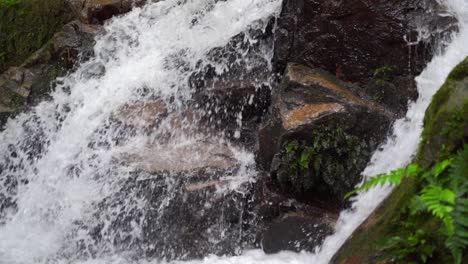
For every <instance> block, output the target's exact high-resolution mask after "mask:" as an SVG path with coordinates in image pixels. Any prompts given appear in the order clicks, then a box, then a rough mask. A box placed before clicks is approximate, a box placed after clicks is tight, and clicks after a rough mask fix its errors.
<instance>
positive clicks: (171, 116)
mask: <svg viewBox="0 0 468 264" xmlns="http://www.w3.org/2000/svg"><path fill="white" fill-rule="evenodd" d="M444 4H445V5H447V6H448V8H449V9H450V11H451V12H453V13H454V14H455V15H456V16H457V17H458V19H459V21H460V25H459V27H460V30H459V32H458V33H456V34H455V35H454V36H453V39H452V41H451V43H449V44H448V46H447V48H446V49H445V51H444V53H443V54H440V55H437V56H435V57H434V58H433V59H432V61H431V62H430V63H429V64H428V65H427V67H426V69H425V70H424V71H423V73H422V74H421V75H420V76H419V77H417V85H418V91H419V98H418V100H417V101H416V102H413V103H411V104H410V107H409V110H408V113H407V115H406V117H405V118H403V119H400V120H397V121H396V122H395V124H394V126H393V134H392V136H390V137H389V138H388V139H387V141H386V142H385V143H384V144H383V145H382V146H381V148H379V150H378V151H376V153H375V154H374V155H373V157H372V160H371V162H370V163H369V166H368V167H367V168H366V169H365V171H364V172H363V175H364V176H365V177H370V176H372V175H376V174H379V173H385V172H389V171H391V170H392V169H395V168H399V167H402V166H405V165H406V164H408V163H409V162H411V159H412V157H413V155H414V153H415V151H416V149H417V146H418V142H419V137H420V134H421V131H422V120H423V118H424V113H425V110H426V108H427V106H428V104H429V103H430V100H431V97H432V96H433V95H434V94H435V92H436V91H437V89H438V88H439V87H440V86H441V85H442V84H443V82H444V81H445V78H446V77H447V75H448V73H449V72H450V70H451V69H452V68H453V67H454V66H455V65H457V64H458V63H459V62H460V61H461V60H462V59H464V58H465V57H466V56H468V45H467V43H468V2H467V1H466V0H445V2H444ZM280 8H281V0H228V1H216V0H182V1H181V0H166V1H162V2H158V3H151V4H147V5H146V6H144V7H142V8H136V9H134V10H133V11H132V12H130V13H128V14H126V15H125V16H122V17H118V18H114V19H112V20H111V21H110V22H109V23H107V24H106V25H105V27H104V29H105V30H104V31H105V32H104V33H102V34H100V35H99V36H98V37H97V38H96V45H95V47H94V57H93V58H91V59H90V60H89V61H87V62H84V63H83V64H82V65H80V66H79V67H78V68H77V69H76V70H75V71H74V72H72V73H70V74H69V75H67V76H65V77H63V78H59V79H58V80H57V83H58V84H57V86H56V88H55V91H54V92H53V93H52V98H51V100H48V101H46V102H43V103H41V104H39V105H38V106H36V107H34V108H33V109H32V110H31V111H30V112H27V113H23V114H21V115H19V116H17V117H16V118H15V119H13V120H9V122H8V123H7V124H6V127H5V130H4V131H3V132H0V150H1V152H0V204H2V207H0V264H24V263H34V264H36V263H89V264H101V263H102V264H104V263H105V264H108V263H114V264H118V263H119V264H120V263H121V264H124V263H139V264H144V263H168V262H171V263H189V264H197V263H200V264H201V263H206V264H209V263H217V264H223V263H230V264H233V263H239V264H240V263H242V264H247V263H249V264H250V263H252V264H254V263H255V264H257V263H265V264H266V263H268V264H283V263H298V264H299V263H314V264H322V263H323V264H325V263H328V262H329V260H330V259H331V257H332V256H333V254H334V253H335V252H336V251H337V250H338V249H339V248H340V246H341V245H342V244H343V243H344V242H345V241H346V239H347V238H348V237H349V236H350V235H351V233H352V232H353V231H354V230H355V229H356V228H357V227H358V226H359V225H360V224H361V223H362V222H363V221H364V220H365V219H366V217H367V216H368V215H369V214H370V213H371V212H372V211H373V210H374V209H375V208H376V207H377V206H378V205H379V203H380V202H381V201H382V200H383V199H384V198H385V197H386V196H387V195H388V194H389V193H390V191H391V188H389V187H383V188H376V189H373V190H371V191H369V192H367V193H363V194H359V195H358V196H357V197H356V198H355V200H354V203H353V205H352V208H350V209H349V210H346V211H343V212H342V213H341V215H340V217H339V220H338V223H337V226H336V232H335V234H334V235H332V236H330V237H328V238H327V239H326V240H325V242H324V244H323V245H322V246H321V248H318V249H317V251H316V252H315V253H292V252H282V253H279V254H273V255H265V254H264V253H263V252H262V251H261V250H247V251H244V252H241V249H236V253H240V255H239V256H225V257H218V256H215V255H210V256H208V257H205V258H204V259H200V260H181V261H170V260H167V261H166V260H164V259H163V260H159V259H158V260H157V259H152V258H151V257H150V256H149V255H145V254H146V253H143V252H147V251H148V250H149V251H150V252H152V251H157V249H152V248H147V247H148V246H146V244H145V243H144V242H145V239H146V238H145V235H143V233H145V232H146V231H147V230H146V231H145V228H148V226H150V224H149V223H148V222H147V221H146V222H145V221H144V220H143V219H145V217H146V219H147V218H148V217H149V219H151V221H154V222H155V223H161V224H167V221H169V222H170V223H171V224H172V225H173V226H174V228H175V229H178V228H182V226H178V223H181V222H182V221H183V219H177V218H176V217H172V216H171V215H167V214H166V212H167V210H166V209H167V208H172V207H171V206H174V203H175V202H181V201H182V202H183V201H184V199H187V197H185V196H184V197H182V198H181V197H178V196H177V195H178V193H179V190H180V188H182V187H181V186H182V185H181V184H182V183H181V179H183V180H184V181H186V180H193V182H194V183H197V181H196V180H197V179H198V178H200V176H199V175H198V174H196V173H195V174H194V173H192V172H191V170H189V169H187V168H191V169H196V170H203V169H204V168H201V167H199V166H200V164H208V165H207V166H208V167H212V168H215V169H214V170H213V171H211V172H209V173H208V174H209V175H208V176H209V177H212V176H213V177H214V176H216V177H217V178H215V179H212V178H209V180H210V181H202V184H201V185H200V184H199V185H196V184H194V185H193V186H189V187H187V186H185V188H186V189H190V188H191V189H197V188H203V187H204V186H207V185H210V184H214V183H213V182H217V183H222V184H218V185H219V186H217V188H216V190H215V191H214V192H213V194H210V195H215V196H216V197H218V196H220V197H222V196H223V195H227V194H226V193H228V192H229V191H232V192H233V193H234V195H237V194H240V195H241V197H243V196H242V195H243V194H244V193H245V189H244V187H245V184H248V183H249V182H251V181H253V180H254V179H253V178H254V176H255V164H254V160H253V154H252V153H251V152H250V150H249V149H248V148H246V147H245V146H244V145H242V144H240V143H238V142H237V141H239V140H240V138H241V137H242V136H243V130H242V127H243V126H244V124H243V120H244V119H243V114H244V112H243V109H242V108H241V109H236V110H235V111H234V113H229V114H232V116H231V115H230V116H229V118H232V119H233V120H234V121H233V122H234V123H235V127H234V128H232V131H231V130H229V131H227V130H223V131H220V130H219V129H218V125H219V122H222V121H223V117H224V116H223V117H221V118H217V114H218V112H223V111H224V110H225V109H222V108H220V107H219V105H218V103H217V102H215V101H210V102H208V103H207V105H199V104H197V102H196V101H194V98H195V96H197V93H198V91H197V82H203V84H204V85H205V86H206V85H209V84H210V83H211V84H212V86H213V88H216V87H215V86H216V84H219V83H224V84H225V83H227V81H226V80H228V79H229V73H230V72H231V71H232V72H234V71H236V67H242V68H245V69H248V70H247V72H245V73H243V74H244V76H242V78H243V79H242V78H241V81H245V82H247V81H248V82H250V83H251V85H252V86H254V88H255V89H254V91H255V92H257V91H259V90H261V89H262V87H265V86H266V87H267V88H269V85H270V83H269V82H270V79H269V77H268V73H269V71H270V67H271V65H270V64H269V62H270V59H271V56H272V54H271V50H272V47H271V43H269V41H266V43H263V42H262V37H261V36H260V37H259V35H261V33H262V32H265V31H266V30H267V28H268V27H269V26H270V25H269V22H270V20H271V18H272V17H274V16H276V15H278V14H279V11H280ZM258 32H260V33H258ZM233 39H235V41H234V42H233ZM236 41H237V42H236ZM259 69H260V73H261V74H257V73H258V72H259ZM249 71H250V72H249ZM209 76H211V77H210V78H211V79H210V78H209ZM213 76H214V77H213ZM226 76H227V77H226ZM252 76H256V77H255V78H252ZM255 96H257V94H256V93H254V94H253V95H252V96H251V98H250V99H249V100H247V101H246V105H250V104H252V102H255V99H254V98H253V97H255ZM135 109H137V110H138V111H136V112H135ZM148 109H149V110H148ZM148 111H149V112H150V115H149V114H148ZM221 114H222V113H221ZM148 115H149V116H150V117H152V118H149V119H150V120H148ZM154 116H158V120H154V118H153V117H154ZM206 119H208V120H206ZM181 120H182V121H181ZM148 123H151V125H148ZM226 153H228V155H226ZM207 154H210V155H211V154H213V157H215V158H214V159H211V158H209V160H207V159H206V158H205V156H206V155H207ZM226 156H228V157H226ZM148 157H151V160H148ZM163 160H164V161H165V162H163ZM150 163H151V164H150ZM155 164H156V165H155ZM226 164H228V165H229V166H225V165H226ZM155 166H156V167H157V168H156V169H158V170H160V171H157V173H154V171H155V169H154V168H153V167H155ZM173 168H176V169H178V170H179V172H178V173H175V174H171V173H167V171H171V169H173ZM219 168H222V172H223V173H224V174H223V175H221V177H219V175H218V174H219ZM217 169H218V170H217ZM135 174H138V176H135ZM135 178H137V181H138V182H137V183H135V182H134V181H135ZM126 185H128V187H127V189H125V188H124V189H122V186H126ZM148 186H156V187H157V188H159V189H158V190H160V191H161V193H164V195H163V196H162V198H161V199H158V200H157V201H155V202H154V203H153V204H152V205H151V208H148V205H146V204H145V201H146V200H147V199H148V197H142V196H141V195H139V194H138V191H141V190H144V188H147V187H148ZM213 206H216V205H211V204H204V205H203V206H202V207H201V208H205V209H206V210H209V209H210V208H212V207H213ZM165 210H166V211H165ZM184 210H185V208H184ZM141 212H156V214H155V215H141ZM222 213H223V214H222V215H220V216H219V219H217V221H222V219H221V218H222V217H225V216H224V213H227V212H222ZM240 213H242V212H240ZM127 216H128V217H130V216H131V217H132V218H134V219H135V220H134V221H130V222H129V223H121V222H123V219H125V217H127ZM164 217H166V218H164ZM242 217H244V216H240V218H242ZM163 218H164V219H163ZM220 219H221V220H220ZM220 228H224V225H220V226H215V227H211V228H209V230H210V232H213V236H212V238H211V240H209V241H208V242H207V243H208V244H207V245H208V247H209V248H215V249H216V248H217V246H218V245H219V244H220V243H221V244H222V242H223V239H225V238H226V236H229V237H230V238H232V237H242V236H243V235H244V234H242V233H241V232H240V231H238V230H237V229H235V230H233V231H232V233H229V232H224V230H220ZM152 232H153V233H152V234H153V235H154V236H155V237H158V238H159V239H160V240H161V241H162V242H161V243H162V244H163V246H161V247H162V248H163V249H162V250H163V252H164V254H163V255H162V256H163V257H168V259H170V257H171V256H172V255H171V254H172V253H173V252H172V251H171V250H172V248H171V247H170V248H165V247H164V246H165V245H166V244H170V245H173V246H176V244H177V243H178V241H167V240H170V239H171V237H165V233H164V232H165V230H153V231H152ZM160 233H161V234H160ZM96 234H98V235H96ZM174 244H175V245H174Z"/></svg>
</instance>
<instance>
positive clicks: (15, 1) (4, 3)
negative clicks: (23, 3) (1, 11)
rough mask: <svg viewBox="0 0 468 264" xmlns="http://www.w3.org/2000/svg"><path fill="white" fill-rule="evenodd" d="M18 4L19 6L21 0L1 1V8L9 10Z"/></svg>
mask: <svg viewBox="0 0 468 264" xmlns="http://www.w3.org/2000/svg"><path fill="white" fill-rule="evenodd" d="M17 4H19V0H0V8H2V7H5V8H9V7H13V6H15V5H17Z"/></svg>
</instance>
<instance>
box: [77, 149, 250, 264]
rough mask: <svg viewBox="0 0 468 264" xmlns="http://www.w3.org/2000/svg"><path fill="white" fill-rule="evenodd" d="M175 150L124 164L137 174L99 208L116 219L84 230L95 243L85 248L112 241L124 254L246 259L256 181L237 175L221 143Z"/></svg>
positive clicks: (147, 153)
mask: <svg viewBox="0 0 468 264" xmlns="http://www.w3.org/2000/svg"><path fill="white" fill-rule="evenodd" d="M171 146H172V147H168V146H160V147H158V146H156V145H154V146H148V148H146V150H148V151H146V150H143V151H138V152H137V153H136V154H135V153H134V154H132V153H128V154H129V155H126V156H125V155H123V156H121V157H117V160H118V161H117V163H119V165H120V166H122V165H123V166H128V167H129V169H130V170H132V171H133V172H132V173H131V176H130V177H129V178H128V179H127V180H125V181H123V182H119V183H117V184H116V187H117V188H118V189H119V191H118V192H116V193H115V194H113V195H112V196H110V197H108V198H106V199H105V200H104V201H102V202H101V203H100V205H99V207H100V208H101V210H102V211H106V212H109V213H104V214H102V213H97V214H96V215H95V220H93V221H92V223H93V226H86V225H83V227H82V228H83V231H84V232H87V233H89V235H90V236H91V237H92V239H93V240H92V241H90V242H89V243H88V244H86V247H88V248H90V249H91V251H92V249H93V248H94V247H98V246H99V242H100V241H103V240H105V241H109V244H110V245H114V247H115V248H114V249H117V250H131V251H132V252H136V254H138V255H139V256H145V257H155V258H158V259H166V260H173V259H193V258H202V257H204V256H206V255H208V254H218V255H233V254H239V253H240V252H241V250H242V249H243V248H244V246H246V245H252V244H251V242H250V241H252V238H251V237H253V235H252V232H253V229H252V227H251V226H250V221H251V219H252V214H250V213H247V210H248V204H249V203H251V197H252V191H253V190H254V188H253V186H252V184H253V182H251V181H250V180H249V177H251V176H252V175H248V174H247V175H245V173H246V172H244V173H238V172H239V166H240V165H241V164H240V163H239V161H238V160H236V159H235V157H234V152H233V150H232V149H231V148H229V147H228V146H227V145H223V144H221V143H219V142H211V143H209V142H201V141H199V142H195V143H193V144H190V145H187V144H181V146H179V147H174V145H173V144H171ZM133 150H134V149H133ZM135 155H138V157H136V156H135ZM132 156H133V157H135V158H130V159H128V157H132ZM123 204H125V206H123V207H122V205H123ZM101 210H100V212H101ZM110 212H118V213H110ZM102 216H108V217H107V218H105V219H104V218H102ZM109 216H110V217H109ZM135 227H138V228H137V229H138V230H140V231H139V232H138V233H134V231H133V230H135ZM249 228H250V230H249Z"/></svg>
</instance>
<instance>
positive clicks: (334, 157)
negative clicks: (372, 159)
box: [277, 125, 370, 200]
mask: <svg viewBox="0 0 468 264" xmlns="http://www.w3.org/2000/svg"><path fill="white" fill-rule="evenodd" d="M345 129H346V128H345V127H344V125H342V126H330V127H329V126H322V127H318V128H316V129H314V130H313V131H312V132H311V133H310V136H309V137H308V138H307V140H292V141H287V142H286V143H284V144H283V150H282V151H281V158H280V159H281V162H280V163H281V164H282V166H281V167H280V168H279V171H278V173H277V178H278V181H279V182H280V183H282V184H284V185H290V186H291V187H292V188H294V189H295V192H297V193H304V194H305V193H310V192H317V191H319V192H323V193H327V194H330V193H332V194H334V195H335V196H336V197H337V199H338V200H339V197H342V196H343V195H344V194H345V193H346V192H347V191H348V190H351V189H352V188H353V186H354V185H355V184H356V183H357V182H358V181H359V177H360V172H361V171H362V169H363V168H364V167H365V165H366V163H367V157H368V156H369V153H370V147H369V146H368V144H367V143H366V142H364V141H362V140H360V139H359V138H358V137H357V136H354V135H352V134H350V133H348V132H346V130H345ZM345 175H347V176H345ZM349 175H356V177H352V176H349Z"/></svg>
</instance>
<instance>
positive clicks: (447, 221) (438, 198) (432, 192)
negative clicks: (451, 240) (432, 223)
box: [421, 185, 455, 236]
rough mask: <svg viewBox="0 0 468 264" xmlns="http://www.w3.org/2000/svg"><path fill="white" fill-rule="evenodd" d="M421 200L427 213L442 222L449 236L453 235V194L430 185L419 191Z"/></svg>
mask: <svg viewBox="0 0 468 264" xmlns="http://www.w3.org/2000/svg"><path fill="white" fill-rule="evenodd" d="M421 200H422V201H423V202H424V203H425V204H426V206H427V209H428V210H429V212H431V213H432V214H433V215H434V216H435V217H437V218H439V219H441V220H442V222H443V223H444V225H445V227H446V228H447V231H448V233H449V236H451V235H452V234H453V223H452V216H451V212H452V211H453V206H454V205H455V194H454V193H453V192H452V191H451V190H449V189H444V188H442V187H440V186H434V185H430V186H427V187H425V188H424V189H423V190H422V191H421Z"/></svg>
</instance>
